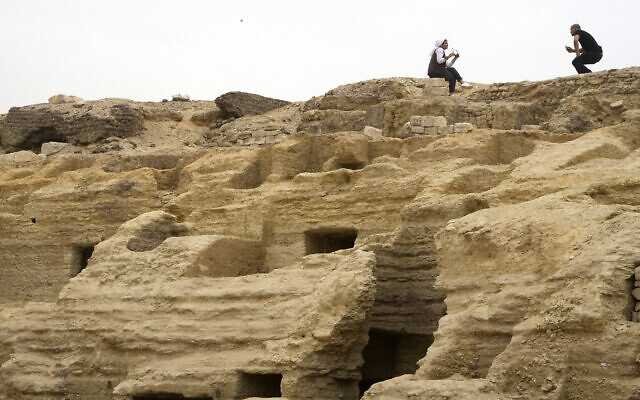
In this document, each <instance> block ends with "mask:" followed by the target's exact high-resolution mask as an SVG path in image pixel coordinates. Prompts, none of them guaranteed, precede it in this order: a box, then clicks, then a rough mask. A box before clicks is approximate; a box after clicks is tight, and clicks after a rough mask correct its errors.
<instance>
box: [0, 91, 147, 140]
mask: <svg viewBox="0 0 640 400" xmlns="http://www.w3.org/2000/svg"><path fill="white" fill-rule="evenodd" d="M78 105H79V106H80V107H77V106H78ZM142 121H143V116H142V113H141V112H140V110H139V109H138V108H137V107H134V106H132V105H131V104H128V103H126V102H117V101H116V102H105V103H98V104H91V103H59V104H57V103H56V104H38V105H33V106H26V107H13V108H12V109H11V110H9V113H8V114H7V117H6V120H5V122H4V128H3V134H2V144H3V145H4V146H9V147H12V148H16V149H24V150H36V151H40V145H41V144H42V143H45V142H52V141H59V142H69V143H73V144H88V143H93V142H95V141H97V140H99V139H103V138H106V137H109V136H118V137H128V136H134V135H137V134H139V133H140V132H141V130H142V127H143V122H142Z"/></svg>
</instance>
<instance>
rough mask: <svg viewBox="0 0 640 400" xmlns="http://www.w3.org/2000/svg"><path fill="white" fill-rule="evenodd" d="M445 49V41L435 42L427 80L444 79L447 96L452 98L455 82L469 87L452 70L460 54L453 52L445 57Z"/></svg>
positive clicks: (447, 44) (446, 45)
mask: <svg viewBox="0 0 640 400" xmlns="http://www.w3.org/2000/svg"><path fill="white" fill-rule="evenodd" d="M447 48H449V42H447V39H442V40H436V43H435V47H434V49H433V50H431V61H430V62H429V70H428V75H429V78H444V79H445V80H446V81H447V82H449V96H452V95H453V94H454V92H455V91H456V81H458V82H460V84H461V85H462V86H465V87H466V86H470V85H468V84H466V83H465V82H464V81H463V80H462V77H461V76H460V74H459V73H458V71H457V70H456V69H455V68H453V64H454V63H455V62H456V61H457V60H458V58H460V54H458V52H457V51H454V52H452V53H451V54H449V55H448V56H447V55H445V50H446V49H447Z"/></svg>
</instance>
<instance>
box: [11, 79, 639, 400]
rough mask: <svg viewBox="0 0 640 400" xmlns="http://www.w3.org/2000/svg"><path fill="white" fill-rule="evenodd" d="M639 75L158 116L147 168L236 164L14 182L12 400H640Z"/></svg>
mask: <svg viewBox="0 0 640 400" xmlns="http://www.w3.org/2000/svg"><path fill="white" fill-rule="evenodd" d="M636 73H637V69H629V70H623V71H610V72H602V73H597V74H593V75H591V76H590V77H589V79H590V80H586V79H587V78H582V77H579V78H573V77H572V78H561V79H559V80H555V81H548V82H538V83H531V84H529V83H519V84H508V85H497V86H491V87H488V88H482V87H480V88H479V89H478V90H477V91H475V92H473V93H470V94H468V95H465V96H461V98H459V99H455V98H454V99H451V98H448V97H444V96H440V95H439V94H437V91H432V89H439V88H440V87H439V86H437V85H436V84H437V82H434V83H431V82H429V80H422V81H421V80H415V81H406V82H405V81H404V80H402V79H401V78H394V79H391V80H388V81H387V80H379V81H378V82H376V81H370V82H367V83H364V84H361V83H360V84H354V85H351V86H349V85H348V86H346V87H342V88H338V89H336V90H334V91H332V92H330V94H328V95H327V96H334V97H332V98H329V99H328V100H326V101H324V102H323V98H316V99H313V100H311V101H309V102H308V103H307V104H306V105H302V104H291V105H289V106H287V107H284V108H281V109H278V110H273V111H271V112H267V113H265V114H261V115H254V116H245V117H240V118H236V119H235V120H234V121H232V122H230V123H227V124H223V125H222V126H221V127H220V128H216V129H212V130H209V129H207V128H205V127H201V126H200V125H201V124H200V125H198V124H196V123H195V122H194V120H192V118H193V116H194V115H197V114H198V113H206V112H209V111H211V110H215V108H212V105H211V104H208V103H204V102H167V103H162V105H155V104H152V103H144V104H142V105H141V106H142V107H144V108H145V110H146V109H148V110H149V111H148V112H147V113H146V114H145V113H143V115H144V116H145V118H146V119H145V120H144V126H145V128H146V129H145V130H144V131H143V133H141V134H140V135H139V136H137V137H136V138H135V140H136V141H137V142H138V143H144V140H149V139H148V138H149V136H150V135H151V134H153V133H154V132H156V131H154V129H156V130H157V133H160V134H162V135H163V136H165V137H170V138H171V139H172V140H177V141H182V140H184V139H183V137H181V136H180V135H186V134H193V135H194V136H195V135H196V134H198V133H202V132H209V133H210V134H214V137H212V138H207V137H204V138H203V139H204V140H205V141H204V143H205V144H206V145H207V146H213V147H212V148H208V147H206V148H205V147H199V148H189V147H188V146H186V145H185V146H186V147H175V148H169V147H166V145H165V147H163V150H162V151H150V150H149V149H148V148H145V147H144V145H143V144H140V145H138V147H137V148H135V149H132V148H125V149H122V150H119V151H118V152H115V151H107V152H105V153H101V154H90V153H88V152H86V151H85V150H84V149H85V147H82V146H76V147H74V149H75V150H74V151H78V153H69V152H60V153H55V154H51V156H49V157H43V155H39V156H37V158H38V159H37V160H36V159H35V158H34V159H33V160H32V161H29V162H23V163H17V162H11V161H9V162H4V163H0V238H2V240H0V303H2V308H1V309H0V398H7V399H12V398H30V399H43V400H44V399H51V398H55V399H58V398H59V399H63V398H65V397H67V398H71V399H80V398H92V399H99V400H102V399H110V400H113V399H117V400H133V399H139V398H149V396H151V395H155V396H161V397H162V396H164V397H165V398H212V399H229V400H231V399H233V400H235V399H245V398H251V397H253V398H265V397H267V398H273V397H276V398H277V397H280V396H281V397H282V398H288V399H290V400H295V399H327V400H328V399H345V400H346V399H353V400H355V399H357V398H358V397H359V396H360V395H363V398H364V399H367V400H373V399H375V400H377V399H385V400H387V399H388V400H392V399H393V400H402V399H416V398H420V399H422V398H425V399H431V398H433V399H474V400H475V399H490V400H493V399H496V400H497V399H514V400H515V399H518V400H522V399H541V400H542V399H545V400H548V399H557V400H564V399H573V398H581V399H593V400H596V399H598V400H600V399H602V398H607V399H625V400H626V399H633V398H634V396H636V397H637V395H636V394H635V393H637V392H638V390H637V389H636V387H637V382H636V381H637V378H636V376H637V368H638V367H637V355H638V354H639V353H640V350H639V349H637V348H636V347H637V346H636V345H635V343H636V342H638V340H637V339H638V338H637V337H636V336H637V335H638V334H640V333H639V332H640V328H639V327H638V326H637V325H638V322H635V321H634V320H633V315H634V314H633V313H634V312H635V308H636V303H637V301H636V299H634V298H633V294H632V293H633V287H634V282H635V278H634V271H635V269H636V268H637V267H638V265H640V258H639V257H638V254H640V251H639V250H640V249H638V248H637V247H638V243H640V240H638V239H640V237H638V233H637V232H640V229H639V228H640V219H639V218H638V207H640V182H639V180H638V176H640V174H639V172H640V158H639V157H638V149H639V148H640V139H638V134H637V133H638V129H640V127H639V125H638V122H637V121H636V118H635V114H634V110H636V109H637V108H638V106H637V103H638V95H637V93H635V94H634V93H633V92H632V91H627V90H626V89H625V85H624V84H620V83H619V82H623V83H624V82H627V81H626V80H625V79H626V78H624V79H623V76H626V75H629V76H631V77H632V76H635V74H636ZM579 79H585V81H584V82H583V81H578V80H579ZM598 79H602V80H601V81H600V80H598ZM423 81H424V82H423ZM574 81H575V82H574ZM403 82H404V83H403ZM412 82H413V83H412ZM571 82H573V83H571ZM594 82H595V83H594ZM627 83H629V84H630V85H631V87H634V86H633V85H635V83H634V82H627ZM377 84H378V85H380V86H379V87H376V85H377ZM403 85H406V86H403ZM419 85H423V86H424V87H420V86H419ZM502 86H504V87H505V88H503V89H500V88H501V87H502ZM427 89H428V90H427ZM493 89H496V90H495V91H494V90H493ZM565 92H566V93H565ZM536 93H541V94H540V95H538V94H536ZM550 93H555V94H557V95H558V96H560V97H559V98H558V100H556V98H555V97H553V96H551V95H550ZM563 93H565V94H564V95H563ZM578 95H584V96H587V97H586V98H587V99H591V100H588V101H587V102H586V103H585V104H586V105H589V104H596V103H595V102H594V103H591V101H592V100H593V101H595V100H597V101H598V102H599V103H598V104H603V108H597V107H595V106H594V107H592V108H590V107H591V106H589V107H588V109H585V110H582V111H580V110H578V108H575V107H571V106H570V105H571V104H573V103H572V102H573V101H574V100H572V99H573V97H572V96H578ZM619 95H620V96H622V97H623V98H622V97H621V98H620V99H617V98H614V97H617V96H619ZM550 96H551V97H550ZM554 96H555V95H554ZM562 96H566V99H567V100H564V101H560V100H561V99H562V98H563V97H562ZM549 98H551V100H549ZM575 98H576V99H577V97H575ZM616 101H623V106H621V107H616V108H611V107H610V105H611V104H612V103H614V102H616ZM558 104H567V106H566V107H565V106H559V105H558ZM576 104H577V103H576ZM321 105H322V106H321ZM372 107H373V108H372ZM607 107H609V108H607ZM558 109H560V111H558ZM570 110H573V111H575V112H577V113H578V114H579V115H582V116H584V118H585V119H586V120H588V124H587V125H584V126H583V127H580V129H576V130H575V132H572V133H561V132H560V131H557V130H556V129H555V128H554V129H552V130H554V132H549V129H550V128H549V125H546V124H552V123H555V122H554V121H556V122H557V121H560V117H566V116H568V115H569V114H567V113H568V112H569V111H570ZM173 113H178V114H180V115H181V116H182V119H181V120H177V118H174V117H173V116H172V115H174V116H175V115H177V114H173ZM305 114H306V116H305ZM351 114H353V115H357V116H358V119H357V122H358V126H360V125H362V124H363V123H364V124H366V125H367V126H369V128H368V129H362V130H361V131H360V130H357V129H356V130H350V131H345V130H344V128H345V127H352V126H354V125H353V124H351V122H348V121H347V120H346V119H344V118H343V117H345V115H351ZM311 116H313V118H314V119H313V120H311V119H310V118H311ZM412 116H414V120H415V121H418V120H420V121H421V125H420V126H422V127H423V128H424V123H423V122H424V121H427V120H428V121H432V122H434V121H436V120H437V121H442V120H444V118H446V121H447V122H446V123H447V125H448V126H453V128H454V129H453V130H451V129H449V130H447V131H446V132H442V133H439V134H437V135H425V134H420V133H416V134H415V135H414V136H410V137H407V138H399V137H395V136H397V135H398V132H399V131H400V129H401V128H402V127H403V126H404V125H405V124H407V123H409V126H411V123H410V119H411V117H412ZM443 117H444V118H443ZM598 118H600V119H601V120H599V119H598ZM196 119H197V118H196ZM309 122H313V123H314V124H316V125H314V126H317V127H320V128H322V129H318V130H314V129H315V128H308V127H311V125H309V124H308V123H309ZM465 123H466V124H470V123H473V125H474V126H469V125H456V124H465ZM305 124H307V125H305ZM434 124H435V122H434ZM432 125H433V124H432ZM440 125H442V124H440ZM523 125H524V126H523ZM526 125H530V126H526ZM173 126H175V128H171V127H173ZM301 126H303V128H300V127H301ZM374 126H376V127H374ZM434 126H435V125H434ZM456 126H458V127H461V128H462V127H466V128H470V129H471V130H468V129H466V128H465V129H457V131H459V132H457V131H456V129H455V127H456ZM326 127H330V129H325V128H326ZM429 127H432V126H431V125H429ZM499 127H501V128H508V129H498V128H499ZM280 129H283V131H279V130H280ZM349 129H351V128H349ZM545 129H546V130H545ZM583 129H584V130H586V132H580V130H583ZM296 130H297V133H294V132H295V131H296ZM569 130H570V129H567V131H569ZM273 131H279V133H278V135H283V136H282V137H279V138H278V140H280V142H279V143H276V144H273V143H268V142H267V141H266V139H265V140H264V142H261V143H257V142H256V139H258V138H254V137H253V135H254V134H255V135H258V134H259V135H260V138H259V139H263V138H266V137H270V134H268V133H269V132H273ZM285 131H286V132H285ZM451 131H452V132H451ZM374 133H375V134H374ZM216 135H220V136H223V138H221V141H220V142H219V143H218V142H217V140H218V138H217V137H216ZM153 137H154V138H158V137H160V136H158V135H156V136H153ZM249 138H250V140H252V141H253V142H252V143H245V142H244V141H245V140H248V139H249ZM115 140H117V139H115ZM131 140H134V139H131ZM154 140H155V139H154ZM241 141H242V142H241ZM118 143H121V144H123V145H126V142H125V141H124V140H121V141H118ZM161 145H162V144H161V143H160V142H158V146H161ZM222 146H224V147H222ZM167 149H170V150H167ZM32 158H33V157H32ZM636 293H637V291H636ZM636 320H637V314H636Z"/></svg>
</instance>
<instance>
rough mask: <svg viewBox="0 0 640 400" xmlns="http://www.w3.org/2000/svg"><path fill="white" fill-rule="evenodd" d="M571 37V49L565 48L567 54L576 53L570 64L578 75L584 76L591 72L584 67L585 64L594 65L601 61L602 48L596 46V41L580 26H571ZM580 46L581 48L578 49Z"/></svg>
mask: <svg viewBox="0 0 640 400" xmlns="http://www.w3.org/2000/svg"><path fill="white" fill-rule="evenodd" d="M570 32H571V36H573V48H571V47H569V46H565V49H567V52H568V53H576V58H574V59H573V61H572V64H573V66H574V67H575V68H576V71H578V73H579V74H586V73H589V72H591V70H590V69H589V68H587V67H585V66H584V65H585V64H595V63H597V62H598V61H600V60H601V59H602V47H600V45H598V43H597V42H596V40H595V39H594V38H593V36H591V35H590V34H589V33H588V32H586V31H583V30H582V29H581V28H580V25H578V24H573V25H571V28H570ZM580 46H582V48H580Z"/></svg>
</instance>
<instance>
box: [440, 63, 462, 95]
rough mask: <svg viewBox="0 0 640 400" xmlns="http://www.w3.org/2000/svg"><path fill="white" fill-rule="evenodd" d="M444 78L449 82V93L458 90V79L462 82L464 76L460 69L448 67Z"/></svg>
mask: <svg viewBox="0 0 640 400" xmlns="http://www.w3.org/2000/svg"><path fill="white" fill-rule="evenodd" d="M444 79H445V80H446V81H447V82H449V93H453V92H455V91H456V81H458V82H462V77H461V76H460V74H459V73H458V71H457V70H456V69H455V68H453V67H447V72H446V73H445V76H444Z"/></svg>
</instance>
